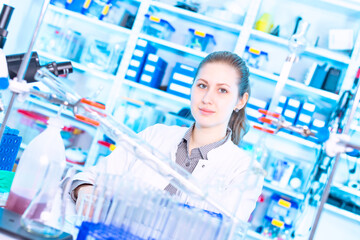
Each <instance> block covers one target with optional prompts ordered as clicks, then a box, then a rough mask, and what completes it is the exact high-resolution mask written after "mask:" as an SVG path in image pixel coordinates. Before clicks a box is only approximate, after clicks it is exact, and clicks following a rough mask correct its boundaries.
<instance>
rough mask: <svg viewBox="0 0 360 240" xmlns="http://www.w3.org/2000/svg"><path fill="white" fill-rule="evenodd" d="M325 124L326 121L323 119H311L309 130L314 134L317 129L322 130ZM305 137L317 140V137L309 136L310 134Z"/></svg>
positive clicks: (316, 141) (313, 140)
mask: <svg viewBox="0 0 360 240" xmlns="http://www.w3.org/2000/svg"><path fill="white" fill-rule="evenodd" d="M326 125H327V123H326V121H324V120H320V119H313V121H312V122H311V125H310V130H311V131H312V132H314V133H315V135H316V134H317V133H318V132H319V131H322V130H323V129H324V128H325V127H326ZM307 139H308V140H310V141H312V142H315V143H318V142H319V139H318V138H317V137H311V136H310V137H308V138H307Z"/></svg>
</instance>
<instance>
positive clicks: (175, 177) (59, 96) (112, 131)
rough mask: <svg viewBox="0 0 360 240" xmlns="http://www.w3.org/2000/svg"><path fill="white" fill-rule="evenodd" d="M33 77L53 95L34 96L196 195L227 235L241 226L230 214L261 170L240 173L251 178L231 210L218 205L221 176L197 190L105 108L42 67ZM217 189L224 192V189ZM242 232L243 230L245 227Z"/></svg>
mask: <svg viewBox="0 0 360 240" xmlns="http://www.w3.org/2000/svg"><path fill="white" fill-rule="evenodd" d="M36 78H37V79H38V80H39V81H41V82H43V83H44V84H46V85H47V86H48V87H49V88H50V89H52V90H53V91H54V92H56V97H55V96H54V94H53V95H51V98H49V95H47V94H44V93H39V92H37V93H36V94H37V95H38V96H42V97H44V98H46V99H47V100H49V101H51V102H57V103H61V104H63V105H66V106H67V107H69V108H71V109H72V110H73V112H74V115H75V117H76V118H77V119H78V120H80V121H84V122H86V123H89V124H92V125H94V126H100V127H101V128H102V129H103V130H104V132H105V133H106V134H107V136H109V137H110V138H111V139H113V140H115V141H116V142H117V143H119V142H122V143H124V142H126V144H123V145H122V146H123V147H125V148H126V151H128V153H129V154H134V156H140V157H139V158H138V159H139V160H141V161H142V162H143V163H144V164H145V165H147V166H148V167H150V169H152V171H155V172H157V173H158V174H160V176H161V177H162V178H164V180H166V181H168V182H169V183H171V184H172V185H174V186H175V187H176V188H177V189H179V190H181V192H182V193H183V194H184V195H183V196H189V198H195V196H196V198H197V199H200V200H201V202H204V203H206V204H207V205H208V206H211V208H212V209H215V210H216V212H219V213H221V214H223V215H224V216H226V217H229V218H230V219H231V228H230V235H231V236H232V235H233V234H234V233H235V230H236V227H237V226H239V224H240V225H241V226H243V224H242V221H240V220H239V219H238V218H237V217H236V216H235V214H234V213H235V212H237V208H238V207H239V206H238V205H236V204H239V203H240V202H241V199H242V193H243V192H244V191H246V189H251V188H253V187H254V184H258V181H261V180H260V179H262V178H263V175H264V172H263V170H262V169H259V168H258V167H256V166H255V165H250V166H249V168H248V169H249V170H248V171H246V172H245V173H244V174H245V175H246V176H244V179H248V180H249V179H251V182H245V183H244V182H242V183H241V185H239V186H236V188H235V189H236V190H237V191H235V192H234V193H233V194H234V198H233V199H234V203H236V204H235V205H234V206H232V207H231V209H229V206H224V205H223V204H221V201H222V195H221V192H222V191H220V190H219V189H220V188H221V186H219V185H218V184H215V182H216V181H217V180H219V181H220V182H221V179H222V177H221V176H219V179H217V178H215V179H213V180H214V181H215V182H214V184H209V185H210V186H217V187H220V188H216V189H211V188H209V189H206V188H203V187H200V185H199V183H197V180H195V179H194V178H193V176H192V175H191V174H190V173H188V172H187V171H186V170H185V169H183V168H182V167H181V166H179V165H177V164H176V163H175V162H172V161H170V160H169V159H168V158H167V157H165V156H163V155H162V153H161V152H159V151H158V150H156V149H154V148H153V147H152V146H151V145H149V144H147V143H145V142H144V141H143V140H141V139H139V137H138V136H137V135H135V134H134V133H133V132H132V131H131V130H129V129H128V128H127V127H125V126H124V125H123V124H121V123H119V122H117V121H115V119H114V118H112V117H111V115H108V114H106V113H104V112H101V111H103V110H104V109H105V107H104V106H103V105H101V104H98V103H94V102H91V101H89V100H86V99H82V98H81V97H80V96H79V95H78V94H77V93H76V92H74V91H73V90H72V89H71V88H69V87H67V86H66V85H65V84H64V83H63V82H61V81H60V80H59V79H58V78H56V76H54V75H53V74H51V73H50V72H49V71H48V70H46V69H45V68H43V69H41V70H39V71H38V73H37V76H36ZM31 91H32V94H34V92H33V90H31ZM99 109H100V110H99ZM101 109H102V110H101ZM221 189H222V190H224V189H225V188H221ZM235 199H237V200H235ZM233 208H234V209H233ZM242 229H243V230H244V231H245V228H242ZM244 231H243V232H242V233H241V234H242V235H244V234H245V232H244Z"/></svg>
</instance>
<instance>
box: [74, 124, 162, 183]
mask: <svg viewBox="0 0 360 240" xmlns="http://www.w3.org/2000/svg"><path fill="white" fill-rule="evenodd" d="M158 128H159V127H157V126H156V125H155V126H152V127H148V128H147V129H145V130H144V131H142V132H140V133H139V134H138V136H139V137H141V138H142V139H143V140H145V141H147V142H149V141H151V139H152V137H153V135H154V130H155V131H157V130H158ZM126 144H127V143H125V142H119V143H118V144H117V146H116V148H115V150H114V151H113V152H112V153H111V154H110V155H108V156H107V157H105V158H103V159H101V161H99V162H98V163H97V164H96V165H95V166H92V167H89V168H87V169H86V170H84V171H83V172H80V173H78V174H76V175H75V176H74V177H73V178H72V181H73V182H74V181H82V182H85V183H89V184H94V183H95V180H96V178H97V175H98V174H99V173H107V174H115V175H121V174H124V173H125V172H127V171H129V169H130V168H131V166H133V164H134V162H135V161H136V156H134V155H133V154H132V153H131V152H130V151H128V149H127V147H128V146H127V145H126Z"/></svg>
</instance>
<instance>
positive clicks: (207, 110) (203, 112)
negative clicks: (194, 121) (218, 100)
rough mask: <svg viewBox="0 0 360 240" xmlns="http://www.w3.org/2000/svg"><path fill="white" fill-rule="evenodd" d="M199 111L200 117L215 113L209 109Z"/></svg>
mask: <svg viewBox="0 0 360 240" xmlns="http://www.w3.org/2000/svg"><path fill="white" fill-rule="evenodd" d="M199 111H200V113H201V114H202V115H210V114H213V113H215V111H212V110H210V109H206V108H199Z"/></svg>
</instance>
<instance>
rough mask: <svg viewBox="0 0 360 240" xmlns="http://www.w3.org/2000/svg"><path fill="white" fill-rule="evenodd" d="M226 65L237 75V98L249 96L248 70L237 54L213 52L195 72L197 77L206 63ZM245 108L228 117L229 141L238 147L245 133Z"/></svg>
mask: <svg viewBox="0 0 360 240" xmlns="http://www.w3.org/2000/svg"><path fill="white" fill-rule="evenodd" d="M218 62H219V63H226V64H228V65H229V66H232V67H233V68H234V69H236V70H237V72H238V74H239V82H238V87H239V97H243V96H244V94H245V93H248V94H249V96H250V84H249V75H250V74H249V68H248V67H247V66H246V63H245V61H244V60H242V59H241V58H240V57H239V56H238V55H237V54H235V53H232V52H228V51H219V52H213V53H211V54H209V55H207V57H205V58H204V59H203V60H202V61H201V63H200V64H199V67H198V69H197V71H196V75H195V76H197V75H198V73H199V70H200V69H201V68H202V67H203V66H204V65H205V64H207V63H218ZM245 108H246V104H245V106H244V107H243V108H242V109H241V110H240V111H238V112H235V111H233V113H232V114H231V117H230V121H229V124H228V126H229V127H230V129H231V130H232V135H231V140H232V141H233V142H234V143H235V144H236V145H239V143H240V139H241V137H242V136H243V135H245V133H246V115H245Z"/></svg>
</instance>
